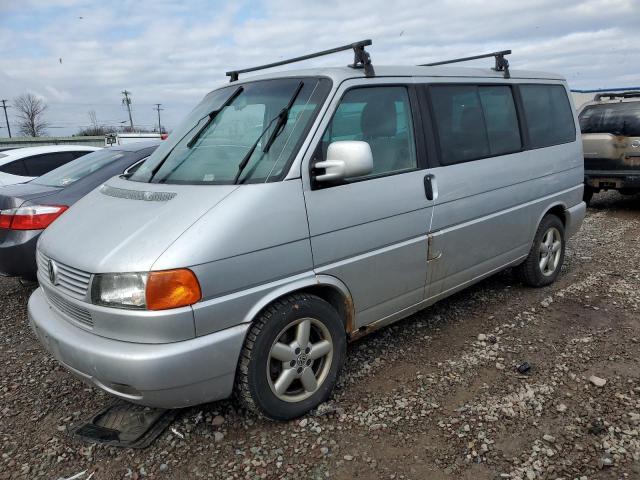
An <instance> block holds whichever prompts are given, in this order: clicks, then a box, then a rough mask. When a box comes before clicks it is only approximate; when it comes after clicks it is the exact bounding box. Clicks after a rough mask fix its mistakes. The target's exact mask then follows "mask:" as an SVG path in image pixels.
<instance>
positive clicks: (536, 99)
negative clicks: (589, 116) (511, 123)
mask: <svg viewBox="0 0 640 480" xmlns="http://www.w3.org/2000/svg"><path fill="white" fill-rule="evenodd" d="M520 94H521V96H522V104H523V107H524V114H525V117H526V119H527V127H528V129H529V139H530V141H531V147H532V148H541V147H548V146H551V145H558V144H560V143H567V142H573V141H574V140H575V139H576V130H575V124H574V120H573V113H572V111H571V104H570V103H569V99H568V98H567V92H566V90H565V89H564V87H563V86H562V85H521V86H520Z"/></svg>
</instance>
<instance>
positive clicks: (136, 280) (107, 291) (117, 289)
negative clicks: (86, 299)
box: [91, 273, 147, 309]
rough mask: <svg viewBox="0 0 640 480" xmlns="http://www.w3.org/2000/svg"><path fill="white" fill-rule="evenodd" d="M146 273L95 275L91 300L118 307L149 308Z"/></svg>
mask: <svg viewBox="0 0 640 480" xmlns="http://www.w3.org/2000/svg"><path fill="white" fill-rule="evenodd" d="M146 287H147V274H146V273H105V274H101V275H95V276H94V277H93V283H92V284H91V302H92V303H94V304H96V305H104V306H105V307H116V308H140V309H143V308H147V300H146V294H145V291H146Z"/></svg>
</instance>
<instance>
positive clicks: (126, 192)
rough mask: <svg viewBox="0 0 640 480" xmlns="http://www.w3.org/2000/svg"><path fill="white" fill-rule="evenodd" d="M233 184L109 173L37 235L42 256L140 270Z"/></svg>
mask: <svg viewBox="0 0 640 480" xmlns="http://www.w3.org/2000/svg"><path fill="white" fill-rule="evenodd" d="M236 188H238V186H237V185H170V184H150V183H140V182H132V181H129V180H125V179H121V178H118V177H116V178H113V179H111V180H109V181H108V182H106V183H105V184H104V185H102V186H101V187H99V188H97V189H96V190H94V191H92V192H91V193H89V194H88V195H87V196H85V197H84V198H82V199H81V200H79V201H78V202H77V203H76V204H74V205H73V206H72V207H71V208H70V209H69V210H68V211H67V212H65V213H64V214H63V215H62V216H61V217H60V218H58V219H57V220H56V221H55V222H54V223H52V224H51V225H50V226H49V228H47V229H46V230H45V232H44V234H43V235H42V237H41V238H40V242H39V248H40V249H41V250H42V251H43V252H44V253H45V254H47V255H48V256H50V257H52V258H54V259H56V260H58V261H60V262H62V263H65V264H67V265H69V266H72V267H75V268H79V269H81V270H84V271H87V272H91V273H108V272H146V271H149V270H150V269H151V267H152V265H153V263H154V262H155V260H156V259H157V258H158V257H159V256H160V255H161V254H162V253H163V252H164V251H165V250H166V249H167V248H168V247H169V246H170V245H171V244H172V243H173V242H174V241H175V240H176V239H177V238H178V237H180V236H181V235H182V234H183V233H184V232H185V231H186V230H187V229H188V228H189V227H190V226H191V225H193V224H194V223H195V222H197V221H198V219H199V218H200V217H202V216H203V215H204V214H205V213H206V212H208V211H209V210H211V209H212V208H214V207H215V206H216V205H218V203H220V202H221V201H222V200H224V198H225V197H227V196H228V195H229V194H231V193H232V192H233V191H234V190H235V189H236Z"/></svg>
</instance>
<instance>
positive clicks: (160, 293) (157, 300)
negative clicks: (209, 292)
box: [146, 268, 202, 310]
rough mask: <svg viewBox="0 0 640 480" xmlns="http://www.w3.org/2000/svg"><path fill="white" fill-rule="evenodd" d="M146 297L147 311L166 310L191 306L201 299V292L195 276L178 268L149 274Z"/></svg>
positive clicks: (189, 271)
mask: <svg viewBox="0 0 640 480" xmlns="http://www.w3.org/2000/svg"><path fill="white" fill-rule="evenodd" d="M146 296H147V309H148V310H167V309H169V308H178V307H186V306H187V305H193V304H194V303H196V302H197V301H199V300H200V299H201V298H202V292H201V291H200V283H199V282H198V279H197V278H196V276H195V274H194V273H193V272H192V271H191V270H188V269H186V268H180V269H178V270H163V271H160V272H149V277H148V278H147V289H146Z"/></svg>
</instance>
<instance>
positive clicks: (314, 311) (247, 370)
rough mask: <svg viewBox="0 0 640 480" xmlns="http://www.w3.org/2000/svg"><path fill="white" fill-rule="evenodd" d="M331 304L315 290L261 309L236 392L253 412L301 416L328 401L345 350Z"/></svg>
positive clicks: (242, 361) (244, 351)
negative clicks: (311, 293)
mask: <svg viewBox="0 0 640 480" xmlns="http://www.w3.org/2000/svg"><path fill="white" fill-rule="evenodd" d="M346 343H347V342H346V334H345V330H344V326H343V323H342V320H341V318H340V316H339V315H338V313H337V312H336V311H335V309H334V308H333V307H332V306H331V305H330V304H329V303H327V302H325V301H324V300H322V299H321V298H319V297H316V296H315V295H309V294H304V293H303V294H293V295H289V296H288V297H285V298H283V299H281V300H278V301H276V302H274V303H273V304H272V305H271V306H270V307H268V308H267V309H265V310H264V311H263V312H262V313H261V314H260V315H259V317H258V318H257V319H256V320H255V321H254V323H253V325H252V326H251V328H250V329H249V333H248V334H247V338H246V340H245V344H244V346H243V348H242V353H241V355H240V363H239V366H238V374H237V379H236V393H237V395H238V397H239V399H240V402H241V403H242V404H243V405H244V406H245V407H246V408H247V409H248V410H251V411H253V412H255V413H258V414H261V415H264V416H266V417H268V418H272V419H274V420H289V419H292V418H296V417H299V416H301V415H303V414H305V413H306V412H308V411H309V410H311V409H313V408H315V407H316V406H318V405H319V404H320V403H322V402H324V401H326V400H327V399H328V398H329V395H330V394H331V391H332V390H333V386H334V385H335V382H336V379H337V377H338V373H339V372H340V369H341V368H342V364H343V363H344V358H345V355H346Z"/></svg>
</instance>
